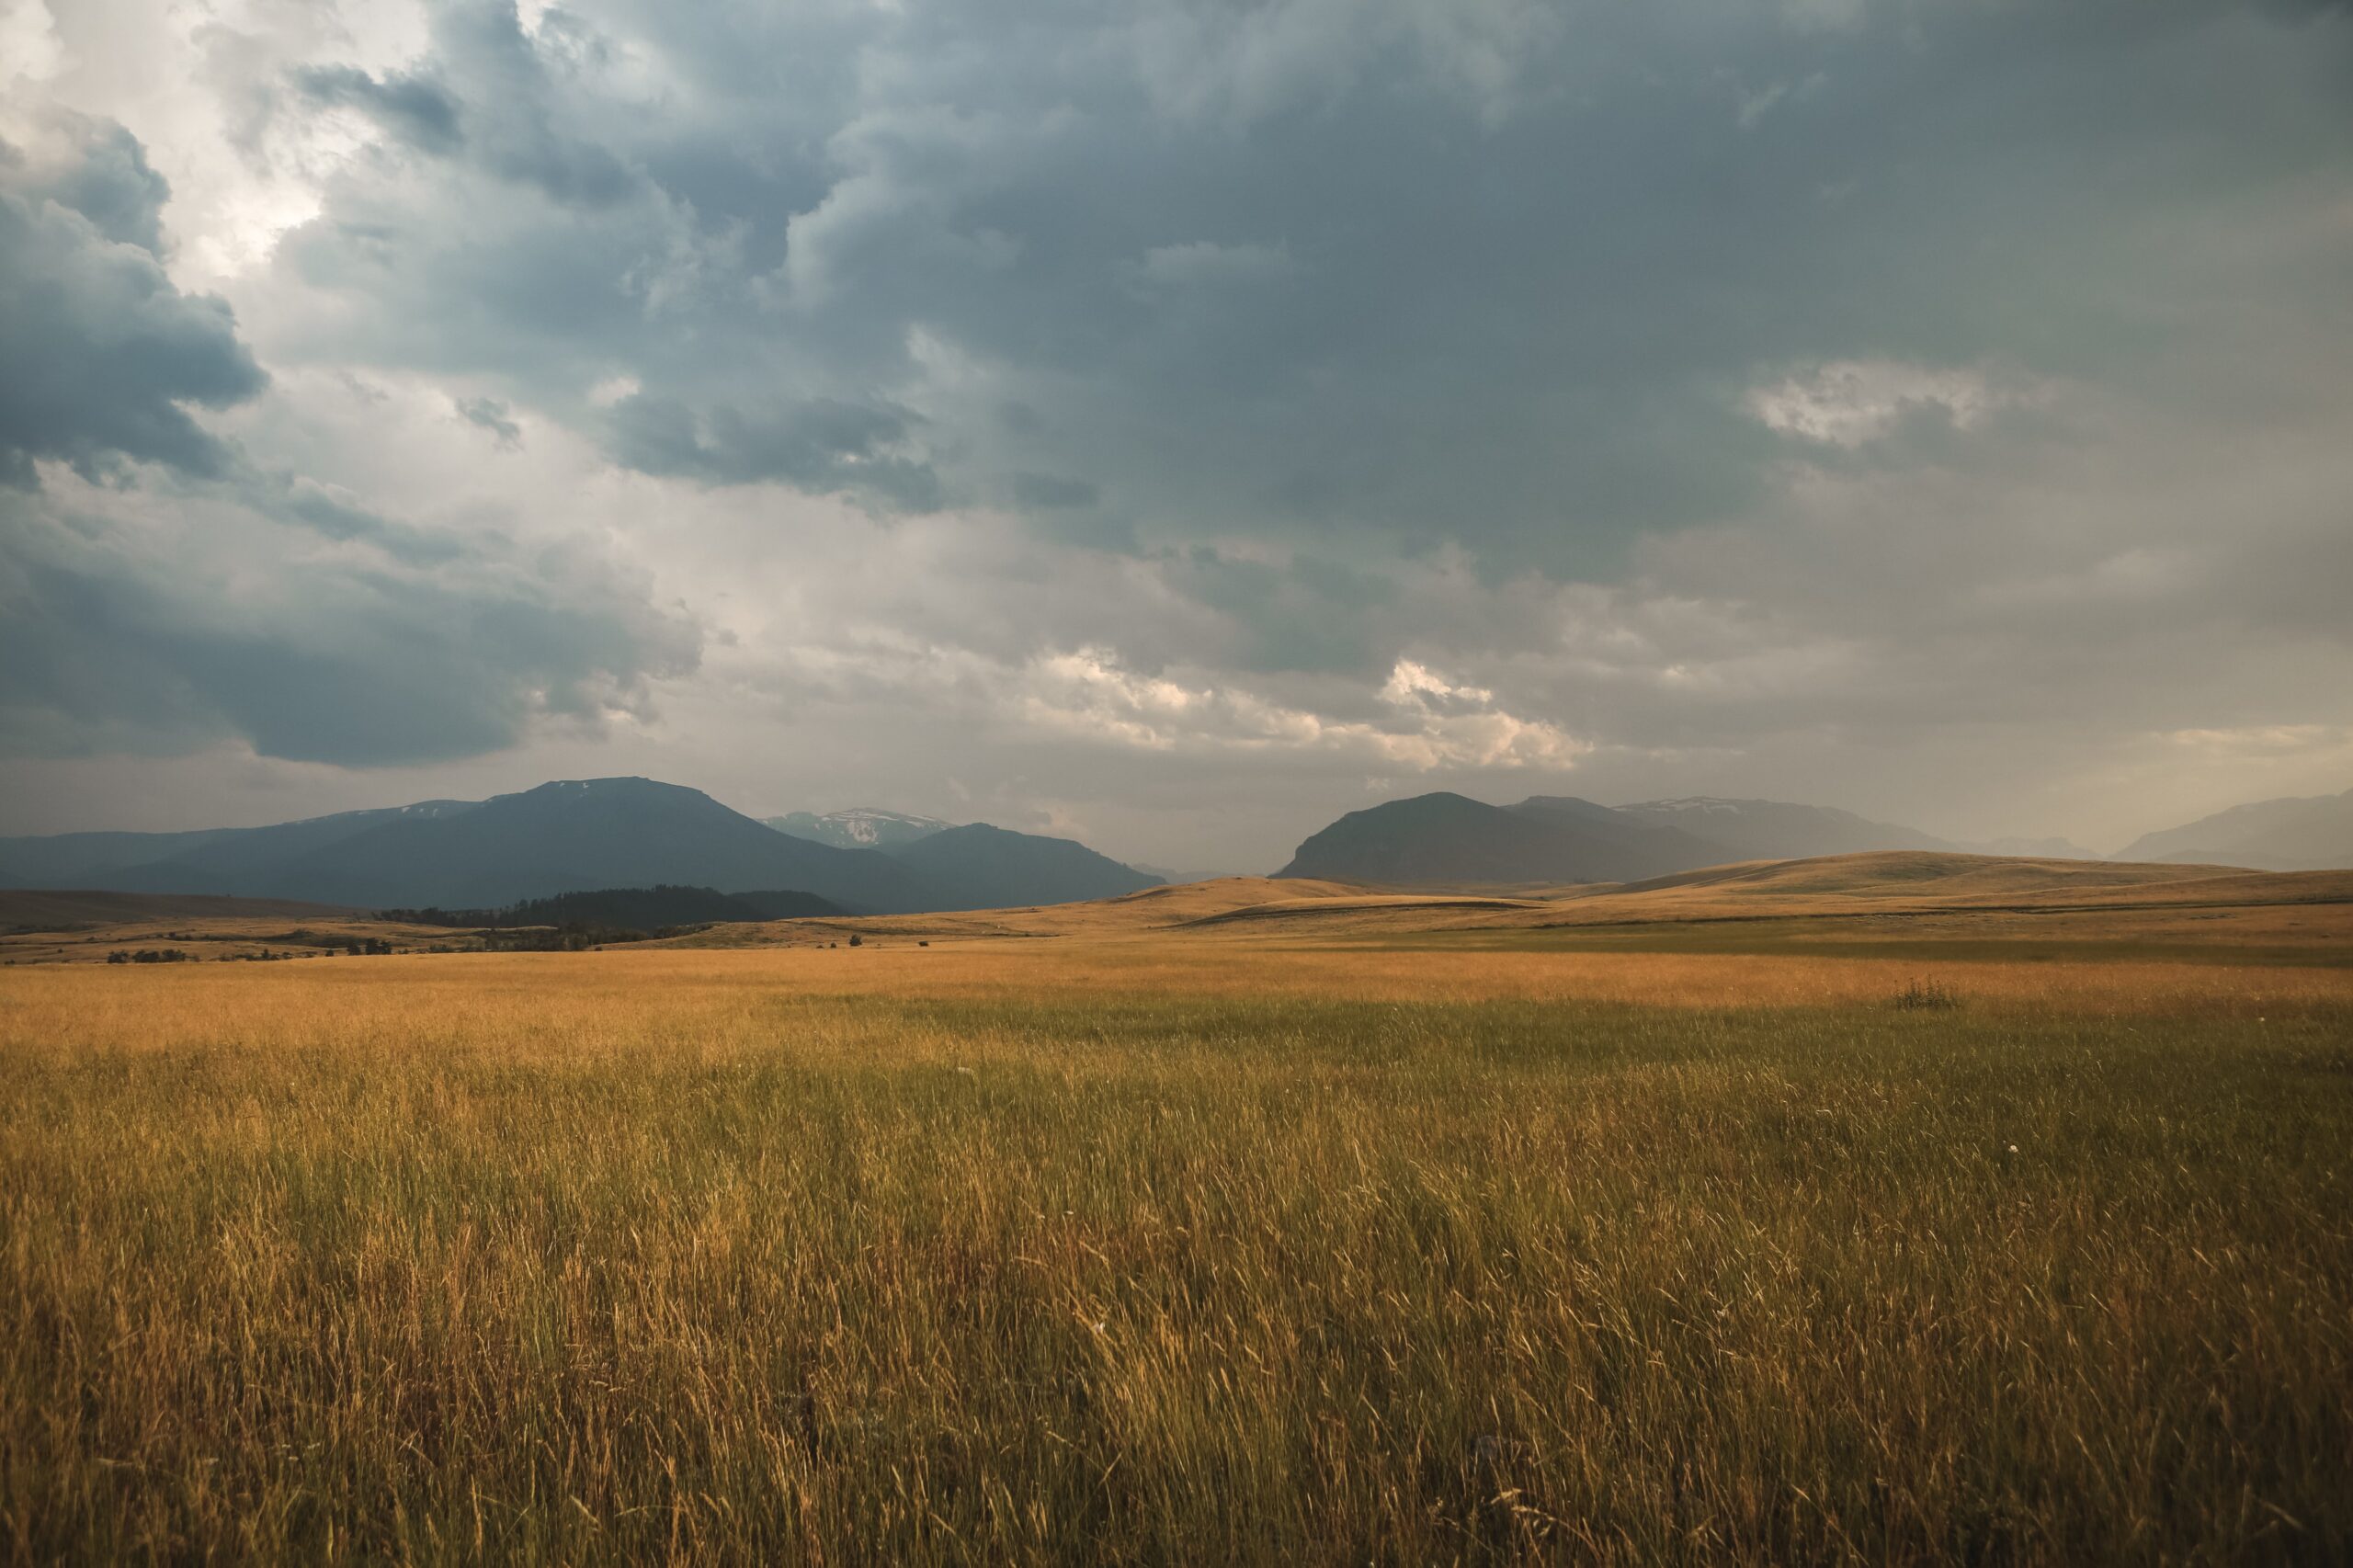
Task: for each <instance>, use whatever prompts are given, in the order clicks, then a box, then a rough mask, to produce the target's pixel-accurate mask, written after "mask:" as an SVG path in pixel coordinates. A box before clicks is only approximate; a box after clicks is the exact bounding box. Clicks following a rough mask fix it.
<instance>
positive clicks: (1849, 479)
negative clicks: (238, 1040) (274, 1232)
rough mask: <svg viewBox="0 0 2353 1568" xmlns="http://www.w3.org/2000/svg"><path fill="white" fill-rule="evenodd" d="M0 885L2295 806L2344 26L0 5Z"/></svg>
mask: <svg viewBox="0 0 2353 1568" xmlns="http://www.w3.org/2000/svg"><path fill="white" fill-rule="evenodd" d="M0 140H4V141H5V143H6V145H5V147H0V364H5V366H6V374H5V376H0V832H20V833H21V832H50V831H60V830H66V829H74V828H85V827H101V826H122V827H142V828H170V827H194V826H207V825H221V824H249V823H261V822H270V821H278V820H283V819H286V818H289V817H293V816H300V815H310V814H315V813H318V812H326V811H333V810H340V809H345V808H348V807H355V806H363V805H382V804H392V803H397V802H401V801H410V800H416V799H422V798H429V797H436V796H464V797H474V796H479V795H483V794H486V793H492V792H495V791H498V790H509V789H517V788H523V787H528V786H529V785H531V784H534V783H537V782H539V781H540V780H542V779H545V778H580V777H593V776H598V775H606V774H628V773H642V774H646V775H650V776H653V777H655V778H666V779H670V780H673V781H676V782H679V783H685V784H692V785H695V786H698V787H699V788H702V789H705V790H710V792H711V793H713V794H714V795H716V796H718V797H719V798H720V799H722V800H723V801H727V802H728V803H729V804H731V805H734V806H736V807H738V808H739V809H743V810H745V811H750V812H755V813H761V814H765V813H767V812H782V811H787V810H792V809H801V808H806V809H813V810H825V809H828V808H833V807H837V806H846V805H853V804H873V805H881V806H886V807H894V808H898V809H903V810H909V811H918V812H931V813H935V814H938V815H941V816H947V817H951V818H955V819H957V820H988V821H994V822H997V823H1000V824H1005V825H1008V826H1016V827H1024V828H1033V829H1035V828H1051V829H1053V830H1056V831H1062V832H1067V833H1074V834H1076V835H1080V836H1083V837H1085V838H1086V839H1087V840H1088V841H1089V842H1092V843H1094V844H1096V845H1097V846H1099V847H1102V848H1104V849H1106V850H1108V851H1110V852H1112V853H1114V854H1118V855H1120V856H1122V857H1125V858H1137V859H1142V860H1145V861H1148V862H1152V863H1155V864H1159V865H1164V866H1176V867H1178V868H1180V869H1265V868H1267V867H1268V866H1271V865H1273V864H1275V863H1278V862H1279V860H1280V859H1282V858H1284V857H1285V856H1286V855H1287V854H1288V852H1289V850H1290V846H1292V845H1293V844H1294V843H1296V842H1297V840H1298V839H1299V838H1301V837H1302V836H1303V835H1305V834H1306V833H1308V832H1310V831H1312V830H1313V829H1314V828H1315V827H1317V826H1319V825H1321V824H1323V823H1324V821H1326V820H1328V819H1329V818H1331V817H1332V816H1334V815H1336V814H1337V813H1338V812H1342V811H1347V810H1353V809H1356V808H1358V807H1359V806H1363V805H1366V804H1370V803H1372V802H1374V801H1379V800H1382V799H1386V798H1390V797H1392V796H1397V795H1404V794H1413V793H1418V792H1421V791H1423V790H1433V789H1459V790H1464V791H1465V792H1468V793H1472V794H1475V795H1479V796H1482V797H1483V798H1485V799H1489V800H1495V801H1510V800H1516V799H1518V798H1519V797H1521V796H1524V795H1528V794H1531V793H1567V794H1578V795H1584V796H1587V797H1589V798H1593V799H1597V800H1601V801H1626V800H1636V799H1644V798H1651V797H1656V796H1664V795H1687V794H1698V793H1712V794H1739V795H1762V796H1769V797H1774V798H1779V799H1787V800H1798V801H1813V802H1818V803H1823V804H1830V805H1838V806H1845V807H1847V808H1850V809H1853V810H1858V811H1861V812H1866V813H1868V814H1870V815H1875V816H1880V817H1883V818H1889V819H1893V820H1896V821H1902V822H1906V823H1910V824H1915V825H1918V826H1921V827H1925V828H1927V829H1929V830H1931V831H1935V832H1941V833H1945V834H1948V835H1957V836H1969V837H1977V836H1986V835H1996V834H2035V835H2042V834H2052V835H2071V836H2073V837H2075V838H2076V839H2078V840H2081V841H2082V842H2084V843H2086V844H2088V845H2090V846H2093V847H2095V848H2098V849H2103V850H2107V849H2113V848H2115V847H2117V846H2120V844H2122V843H2123V842H2124V841H2125V840H2127V839H2130V838H2131V837H2132V836H2134V835H2137V834H2139V833H2140V832H2142V831H2143V830H2145V829H2150V828H2155V827H2161V826H2165V825H2169V824H2173V823H2176V822H2178V821H2180V820H2183V819H2185V818H2187V817H2190V816H2195V815H2198V814H2201V813H2202V812H2207V811H2210V810H2213V809H2215V808H2218V807H2221V806H2224V805H2228V804H2232V803H2234V802H2236V801H2245V800H2251V799H2258V798H2263V797H2267V796H2273V795H2282V794H2297V793H2305V794H2310V793H2319V792H2323V791H2335V790H2342V789H2344V788H2346V787H2347V785H2348V784H2353V608H2348V606H2353V15H2348V14H2347V11H2346V9H2345V8H2343V7H2342V6H2332V5H2315V4H2300V3H2294V0H2270V3H2267V4H2249V5H2245V6H2233V5H2229V4H2224V3H2222V0H2200V3H2194V4H2176V3H2173V0H2067V3H2066V4H2050V3H2043V0H1785V3H1783V4H1781V5H1779V6H1775V5H1773V4H1770V3H1769V0H1626V3H1622V4H1572V3H1563V4H1533V3H1523V0H1213V3H1206V4H1192V5H1184V4H1142V5H1115V6H1102V5H1087V4H1082V3H1079V0H899V3H891V0H880V3H873V4H856V3H845V4H830V3H825V0H812V3H804V4H788V5H778V4H769V3H758V4H755V3H751V0H744V3H740V4H716V3H714V4H698V5H693V6H682V5H676V4H672V3H669V0H580V3H578V4H564V5H549V4H543V3H536V0H526V3H524V4H522V5H521V6H519V8H518V7H517V6H514V5H511V4H491V3H478V0H461V3H451V4H426V5H416V4H406V3H391V0H387V3H375V0H364V3H363V0H348V3H345V4H341V5H335V4H329V3H326V0H48V3H47V4H46V5H44V4H43V0H0Z"/></svg>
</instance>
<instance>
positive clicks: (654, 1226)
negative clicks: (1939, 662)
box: [0, 937, 2353, 1562]
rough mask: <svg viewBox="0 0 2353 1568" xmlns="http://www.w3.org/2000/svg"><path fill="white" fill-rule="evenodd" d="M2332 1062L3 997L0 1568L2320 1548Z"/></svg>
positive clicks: (1981, 1038) (2323, 1011)
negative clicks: (53, 1567) (162, 1563)
mask: <svg viewBox="0 0 2353 1568" xmlns="http://www.w3.org/2000/svg"><path fill="white" fill-rule="evenodd" d="M1915 980H1919V981H1923V982H1924V983H1935V984H1937V985H1938V986H1942V987H1947V988H1949V989H1950V990H1951V992H1952V993H1953V994H1956V995H1957V996H1959V997H1960V998H1961V1001H1962V1003H1963V1005H1962V1006H1959V1007H1956V1008H1952V1009H1934V1010H1929V1011H1925V1012H1905V1011H1900V1010H1897V1009H1894V1008H1892V1007H1890V1006H1888V1005H1887V1003H1888V999H1889V998H1890V997H1891V996H1893V995H1894V994H1897V993H1898V992H1900V991H1901V990H1902V988H1903V987H1904V985H1905V983H1907V982H1911V981H1915ZM2348 1041H2353V978H2349V977H2348V976H2347V973H2346V971H2342V970H2337V969H2329V968H2313V967H2306V968H2301V969H2269V968H2264V967H2259V966H2255V967H2231V966H2223V965H2206V966H2191V965H2180V964H2106V965H2100V964H2067V963H2058V964H2038V965H1998V964H1983V963H1980V964H1958V963H1956V964H1952V965H1949V966H1946V965H1940V966H1938V967H1937V968H1936V969H1935V970H1933V971H1929V972H1928V973H1927V974H1924V973H1923V971H1922V970H1921V967H1920V966H1919V965H1918V964H1917V963H1916V962H1915V961H1911V960H1854V959H1829V958H1820V957H1816V958H1793V957H1778V958H1777V957H1768V956H1739V955H1735V956H1729V957H1725V956H1709V955H1683V954H1638V955H1596V954H1590V953H1553V952H1510V951H1477V952H1457V951H1415V952H1393V951H1385V950H1381V949H1370V948H1364V949H1347V950H1337V949H1285V948H1282V947H1279V946H1275V945H1272V944H1268V943H1264V942H1261V943H1256V944H1252V943H1246V942H1243V941H1239V940H1217V941H1199V942H1191V943H1182V942H1174V941H1167V940H1160V941H1153V940H1142V939H1125V940H1116V941H1101V942H1097V943H1093V944H1088V945H1079V944H1074V943H1069V942H1054V941H1042V942H1041V941H1026V942H1011V941H1008V942H993V943H981V942H973V943H968V944H957V945H953V946H941V947H935V948H931V949H917V948H915V947H913V946H912V945H908V944H905V943H903V942H902V941H900V940H899V939H897V938H893V937H885V938H884V939H883V945H882V946H881V947H880V948H877V947H874V946H869V947H867V948H864V949H859V950H858V951H856V952H852V951H850V950H848V949H840V950H835V951H809V950H806V949H796V950H781V949H778V950H765V951H734V952H727V951H680V950H671V951H635V952H608V953H603V954H582V955H569V956H558V955H544V956H541V955H514V956H487V955H485V956H465V957H448V958H431V957H422V958H397V959H381V960H369V961H367V962H360V961H358V960H342V961H336V962H331V963H330V962H319V963H309V964H286V965H277V966H268V967H263V966H244V965H234V966H232V965H215V966H202V967H198V966H188V967H176V968H159V969H155V970H148V971H122V970H106V969H91V968H87V967H47V968H41V969H30V970H28V969H23V968H19V969H15V970H10V971H6V972H5V973H0V1103H5V1104H6V1105H7V1106H8V1107H9V1108H10V1110H11V1115H10V1116H9V1118H8V1119H6V1125H5V1127H0V1556H5V1557H6V1558H10V1559H13V1560H16V1561H22V1562H47V1561H55V1560H60V1559H68V1560H72V1559H78V1560H84V1561H114V1560H119V1559H122V1558H126V1557H129V1558H141V1557H164V1558H170V1559H174V1560H193V1559H207V1558H251V1559H268V1560H297V1561H323V1562H324V1561H353V1560H359V1559H368V1560H395V1561H420V1562H459V1561H515V1560H534V1561H551V1562H597V1561H613V1562H624V1561H626V1562H642V1561H651V1560H667V1561H680V1562H688V1561H709V1562H722V1561H723V1562H804V1561H805V1562H820V1561H843V1560H856V1561H889V1562H928V1561H941V1562H946V1561H972V1560H988V1561H998V1560H1013V1561H1044V1560H1052V1561H1080V1562H1086V1561H1138V1560H1147V1561H1167V1562H1198V1561H1228V1560H1236V1561H1239V1560H1255V1561H1266V1562H1363V1561H1367V1560H1386V1561H1404V1562H1444V1561H1456V1560H1482V1559H1493V1558H1511V1557H1555V1558H1563V1559H1569V1560H1577V1561H1584V1560H1594V1559H1599V1560H1610V1561H1622V1562H1660V1561H1670V1562H1671V1561H1711V1562H1719V1561H1730V1562H1790V1561H1824V1560H1841V1559H1853V1560H1866V1559H1868V1560H1870V1561H1876V1562H1928V1561H1946V1560H1952V1559H1967V1560H1975V1561H2028V1562H2082V1561H2088V1560H2095V1559H2097V1560H2126V1561H2147V1562H2184V1561H2195V1560H2204V1561H2215V1562H2221V1561H2245V1560H2250V1559H2267V1558H2268V1559H2277V1560H2302V1561H2313V1562H2322V1561H2331V1560H2340V1559H2341V1558H2342V1557H2343V1555H2344V1554H2345V1553H2346V1552H2347V1551H2348V1550H2353V1459H2348V1455H2353V1322H2348V1315H2347V1312H2346V1303H2347V1301H2349V1300H2353V1221H2348V1219H2347V1215H2348V1213H2353V1205H2348V1202H2347V1198H2348V1196H2353V1195H2348V1192H2347V1185H2348V1171H2347V1164H2346V1150H2347V1147H2348V1146H2353V1044H2349V1043H2348Z"/></svg>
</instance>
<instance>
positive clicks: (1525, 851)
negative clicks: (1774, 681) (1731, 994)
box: [1276, 793, 2096, 885]
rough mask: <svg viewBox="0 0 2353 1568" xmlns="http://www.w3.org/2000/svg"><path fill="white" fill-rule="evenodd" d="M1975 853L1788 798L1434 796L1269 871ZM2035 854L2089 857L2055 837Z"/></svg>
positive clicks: (1439, 870) (1539, 871)
mask: <svg viewBox="0 0 2353 1568" xmlns="http://www.w3.org/2000/svg"><path fill="white" fill-rule="evenodd" d="M1978 847H1979V846H1971V845H1964V844H1956V843H1953V842H1950V841H1949V840H1946V839H1941V838H1938V837H1937V836H1935V835H1932V834H1927V833H1922V832H1920V831H1919V830H1918V829H1916V828H1909V827H1901V826H1898V825H1896V824H1893V823H1881V822H1872V821H1870V819H1869V818H1866V817H1860V816H1857V815H1856V814H1855V813H1854V812H1844V811H1839V810H1836V808H1834V807H1829V806H1806V805H1798V804H1794V803H1791V802H1790V801H1735V800H1723V799H1720V798H1717V797H1714V796H1704V795H1701V796H1689V797H1686V798H1684V799H1681V800H1672V801H1637V802H1635V803H1634V804H1632V805H1626V806H1604V805H1598V804H1597V803H1595V802H1594V801H1584V800H1579V799H1577V798H1576V797H1575V796H1574V795H1532V796H1530V797H1529V798H1528V799H1527V800H1525V801H1519V802H1518V804H1516V805H1510V806H1491V805H1487V804H1484V803H1483V802H1481V801H1473V800H1471V799H1468V798H1467V797H1465V796H1461V795H1455V794H1446V793H1440V794H1432V795H1417V796H1415V797H1413V798H1412V799H1409V800H1404V801H1390V802H1388V803H1387V804H1385V805H1380V806H1374V807H1372V808H1370V810H1367V811H1361V812H1350V813H1348V814H1347V816H1344V817H1342V818H1341V819H1340V820H1339V821H1337V822H1336V823H1334V824H1332V825H1331V826H1329V827H1327V828H1325V829H1324V830H1323V831H1322V832H1321V833H1318V834H1316V835H1314V836H1313V837H1311V838H1309V839H1308V840H1307V841H1306V842H1305V843H1304V844H1302V845H1301V846H1299V851H1298V853H1297V855H1296V856H1295V857H1294V858H1292V860H1291V863H1290V865H1289V866H1286V867H1285V868H1284V869H1282V870H1280V871H1279V872H1277V873H1276V874H1277V875H1278V876H1284V877H1324V878H1330V879H1333V880H1335V881H1358V882H1374V883H1394V884H1409V885H1410V884H1413V883H1434V882H1452V883H1464V882H1559V881H1578V882H1617V881H1643V880H1646V879H1648V878H1652V877H1664V876H1672V875H1674V874H1676V873H1677V872H1679V871H1688V870H1696V869H1699V868H1700V867H1703V866H1720V865H1726V864H1730V863H1732V862H1734V861H1740V860H1793V859H1802V858H1809V857H1813V856H1820V855H1851V854H1859V853H1866V852H1870V851H1874V850H1893V849H1929V850H1939V851H1946V852H1956V851H1958V852H1971V851H1973V850H1975V849H1977V848H1978ZM2036 852H2037V853H2044V854H2052V855H2057V856H2064V855H2067V854H2069V853H2070V852H2072V853H2073V854H2074V855H2075V856H2077V857H2081V858H2096V857H2092V856H2091V855H2090V853H2089V851H2086V850H2081V849H2077V848H2075V846H2072V845H2063V842H2062V843H2053V844H2047V845H2045V846H2040V847H2039V848H2038V849H2037V851H2036Z"/></svg>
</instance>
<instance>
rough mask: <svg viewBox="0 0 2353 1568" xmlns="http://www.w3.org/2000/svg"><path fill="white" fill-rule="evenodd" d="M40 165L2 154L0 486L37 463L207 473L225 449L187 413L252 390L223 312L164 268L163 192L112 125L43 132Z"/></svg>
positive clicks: (247, 363)
mask: <svg viewBox="0 0 2353 1568" xmlns="http://www.w3.org/2000/svg"><path fill="white" fill-rule="evenodd" d="M53 129H54V130H56V131H59V132H61V133H62V134H63V137H64V138H65V139H66V140H67V142H68V150H67V151H66V152H65V153H63V154H62V155H57V154H52V156H51V160H50V161H49V162H48V165H47V166H43V165H41V164H40V163H37V162H35V161H34V160H33V159H32V158H31V157H30V156H28V153H25V152H24V151H23V150H20V149H16V148H11V147H8V146H7V145H6V143H0V363H5V364H6V366H7V367H8V371H7V374H6V375H5V376H0V480H6V481H7V482H9V483H15V484H18V485H22V484H27V483H31V482H32V472H33V471H32V463H33V460H36V459H52V460H59V461H63V462H68V463H71V464H73V465H74V467H75V468H76V469H77V470H79V471H81V472H84V473H85V474H95V473H97V472H100V471H102V470H104V469H106V468H107V467H108V466H109V465H111V464H113V463H116V462H119V460H122V459H125V458H130V459H136V460H142V461H148V462H157V463H164V464H166V465H169V466H171V467H174V468H176V469H179V470H182V471H184V472H189V473H197V474H214V473H219V472H222V471H223V470H224V468H226V467H227V466H228V464H229V462H230V461H231V458H230V454H229V453H228V450H227V449H226V448H225V447H224V446H223V445H222V443H221V442H220V441H219V440H218V439H217V438H215V437H213V436H211V435H210V434H209V433H208V432H207V431H206V430H205V429H204V428H203V427H202V426H199V424H198V423H197V422H196V421H195V420H194V419H193V418H191V417H190V416H189V414H188V405H189V404H194V405H197V406H199V407H207V408H223V407H227V406H229V405H231V404H233V403H242V402H244V400H246V399H248V398H250V397H253V396H254V395H255V394H256V393H257V392H260V391H261V389H262V387H263V386H264V385H265V384H266V382H267V378H266V377H265V376H264V375H263V373H262V370H261V368H260V367H259V366H258V365H256V363H255V361H254V358H253V356H252V354H250V353H249V352H247V350H246V348H245V347H244V344H242V343H241V342H239V341H238V339H237V329H236V322H235V320H234V318H233V316H232V314H231V313H230V310H229V307H228V305H227V304H226V303H225V302H224V301H221V300H219V299H217V298H212V297H210V296H203V295H193V296H192V295H188V294H183V293H182V292H180V290H178V289H177V288H176V287H175V286H174V284H173V282H172V280H171V278H170V276H169V275H168V274H167V273H166V272H165V269H164V258H163V255H162V239H161V233H160V230H159V227H158V223H157V213H158V211H159V210H161V207H162V204H163V201H164V199H165V195H166V187H165V183H164V181H163V180H162V179H161V178H159V177H158V176H156V175H155V174H154V172H153V170H151V169H150V168H148V166H147V164H146V160H145V158H144V157H143V156H142V153H141V151H140V148H139V146H138V144H137V143H136V142H132V141H131V140H130V139H129V138H128V137H127V136H126V135H125V134H124V133H123V132H122V130H121V128H120V127H119V126H106V127H100V126H96V125H93V124H91V123H89V122H88V121H86V120H84V119H79V118H78V117H76V118H72V119H61V120H60V121H58V122H57V123H56V125H55V126H54V127H53Z"/></svg>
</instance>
